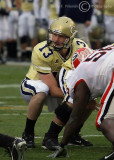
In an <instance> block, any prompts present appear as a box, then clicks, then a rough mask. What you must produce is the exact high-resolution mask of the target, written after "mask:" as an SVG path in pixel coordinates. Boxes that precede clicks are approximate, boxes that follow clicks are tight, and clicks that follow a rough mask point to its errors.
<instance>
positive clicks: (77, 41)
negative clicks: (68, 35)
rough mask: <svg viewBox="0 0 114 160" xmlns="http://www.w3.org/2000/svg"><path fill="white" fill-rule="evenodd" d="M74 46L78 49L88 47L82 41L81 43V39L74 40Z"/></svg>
mask: <svg viewBox="0 0 114 160" xmlns="http://www.w3.org/2000/svg"><path fill="white" fill-rule="evenodd" d="M74 44H75V45H77V46H78V48H82V47H89V46H88V45H87V44H86V43H85V42H84V41H82V40H81V39H78V38H74V40H73V45H74Z"/></svg>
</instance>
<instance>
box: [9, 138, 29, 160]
mask: <svg viewBox="0 0 114 160" xmlns="http://www.w3.org/2000/svg"><path fill="white" fill-rule="evenodd" d="M26 149H27V145H26V142H25V141H24V140H22V139H19V138H15V140H14V142H13V145H12V147H8V152H9V153H10V156H11V160H24V152H25V150H26Z"/></svg>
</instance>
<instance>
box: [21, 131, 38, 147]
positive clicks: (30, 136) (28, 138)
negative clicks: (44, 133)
mask: <svg viewBox="0 0 114 160" xmlns="http://www.w3.org/2000/svg"><path fill="white" fill-rule="evenodd" d="M22 138H23V139H24V140H25V141H26V144H27V147H28V148H35V144H34V133H33V134H27V133H25V132H23V134H22Z"/></svg>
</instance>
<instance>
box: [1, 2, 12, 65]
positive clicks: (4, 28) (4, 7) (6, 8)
mask: <svg viewBox="0 0 114 160" xmlns="http://www.w3.org/2000/svg"><path fill="white" fill-rule="evenodd" d="M11 9H12V5H11V1H10V0H0V63H5V61H4V59H3V47H4V44H5V43H6V41H7V39H8V34H9V28H8V15H9V12H10V11H11Z"/></svg>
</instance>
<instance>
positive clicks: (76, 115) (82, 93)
mask: <svg viewBox="0 0 114 160" xmlns="http://www.w3.org/2000/svg"><path fill="white" fill-rule="evenodd" d="M89 99H90V91H89V88H88V86H87V85H86V83H85V82H84V81H81V82H80V83H79V84H78V85H77V86H76V88H75V95H74V101H73V109H72V112H71V115H70V118H69V120H68V122H67V124H66V127H65V131H64V136H63V139H62V144H64V145H66V144H67V143H68V141H69V139H70V137H71V136H72V134H73V133H74V131H75V128H76V127H78V126H79V125H81V124H83V123H84V122H85V121H86V119H87V118H88V116H89V115H90V113H91V112H92V110H91V109H88V108H87V104H88V103H89Z"/></svg>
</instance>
